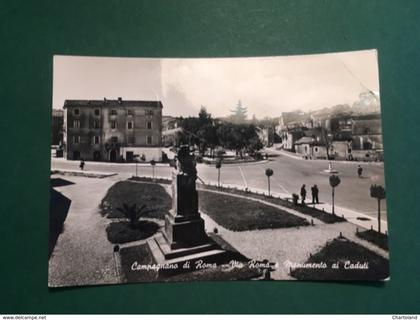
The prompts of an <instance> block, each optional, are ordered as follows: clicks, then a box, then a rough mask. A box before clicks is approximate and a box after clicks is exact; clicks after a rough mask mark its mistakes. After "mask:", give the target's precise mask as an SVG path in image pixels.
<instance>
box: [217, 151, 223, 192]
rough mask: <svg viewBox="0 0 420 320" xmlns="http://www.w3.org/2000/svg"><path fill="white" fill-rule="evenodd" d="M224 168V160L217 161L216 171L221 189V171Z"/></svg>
mask: <svg viewBox="0 0 420 320" xmlns="http://www.w3.org/2000/svg"><path fill="white" fill-rule="evenodd" d="M221 168H222V159H220V158H219V159H217V161H216V169H217V186H218V187H219V188H220V169H221Z"/></svg>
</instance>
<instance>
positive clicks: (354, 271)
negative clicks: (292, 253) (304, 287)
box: [290, 238, 389, 280]
mask: <svg viewBox="0 0 420 320" xmlns="http://www.w3.org/2000/svg"><path fill="white" fill-rule="evenodd" d="M321 263H325V265H326V268H310V267H309V266H310V264H318V265H319V264H321ZM334 263H337V264H338V269H334V268H332V265H333V264H334ZM357 263H359V267H358V268H354V267H355V266H356V267H357ZM305 264H308V265H307V266H305V267H304V266H302V267H297V268H294V269H292V270H291V273H290V274H291V276H292V277H294V278H296V279H298V280H383V279H386V278H387V277H388V276H389V261H388V260H387V259H385V258H383V257H381V256H379V255H377V254H376V253H374V252H372V251H370V250H368V249H366V248H365V247H362V246H361V245H359V244H356V243H354V242H352V241H349V240H348V239H346V238H336V239H334V240H333V241H331V242H329V243H328V244H327V245H326V246H325V247H323V248H322V249H321V250H320V251H319V252H318V253H316V254H315V255H313V256H312V257H310V258H309V259H308V261H306V262H305ZM351 265H353V268H350V267H351ZM346 266H347V269H346V268H345V267H346ZM363 266H364V267H363ZM365 267H367V268H365Z"/></svg>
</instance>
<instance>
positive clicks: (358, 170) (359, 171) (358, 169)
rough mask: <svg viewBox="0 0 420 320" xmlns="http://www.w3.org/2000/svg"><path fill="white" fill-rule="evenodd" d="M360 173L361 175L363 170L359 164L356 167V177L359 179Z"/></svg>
mask: <svg viewBox="0 0 420 320" xmlns="http://www.w3.org/2000/svg"><path fill="white" fill-rule="evenodd" d="M362 173H363V168H362V167H361V166H360V164H359V165H358V166H357V175H358V176H359V178H361V177H362Z"/></svg>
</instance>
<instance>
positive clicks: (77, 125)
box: [73, 120, 80, 128]
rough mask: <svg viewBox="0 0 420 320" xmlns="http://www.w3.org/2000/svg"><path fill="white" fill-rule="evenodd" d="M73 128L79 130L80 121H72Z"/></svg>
mask: <svg viewBox="0 0 420 320" xmlns="http://www.w3.org/2000/svg"><path fill="white" fill-rule="evenodd" d="M73 128H80V120H73Z"/></svg>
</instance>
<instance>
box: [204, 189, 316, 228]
mask: <svg viewBox="0 0 420 320" xmlns="http://www.w3.org/2000/svg"><path fill="white" fill-rule="evenodd" d="M199 201H200V202H199V206H200V209H201V210H203V211H204V213H206V214H207V215H209V216H210V217H211V218H212V219H213V220H215V221H216V222H217V223H218V224H220V225H221V226H223V227H225V228H226V229H229V230H232V231H244V230H256V229H274V228H290V227H299V226H307V225H309V222H308V221H307V220H306V219H303V218H300V217H297V216H294V215H292V214H290V213H288V212H286V211H283V210H281V209H278V208H275V207H272V206H269V205H264V204H262V203H260V202H256V201H253V200H248V199H243V198H238V197H234V196H230V195H223V194H218V193H213V192H209V191H205V190H200V191H199Z"/></svg>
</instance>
